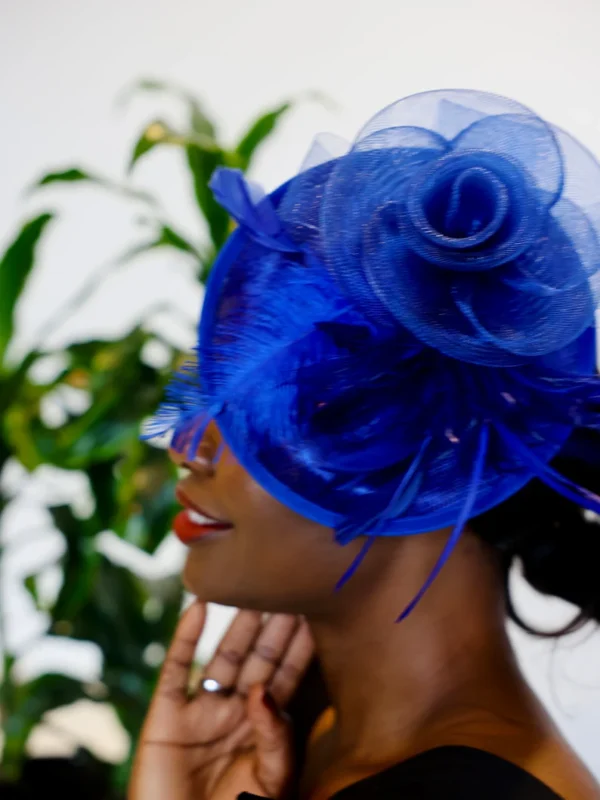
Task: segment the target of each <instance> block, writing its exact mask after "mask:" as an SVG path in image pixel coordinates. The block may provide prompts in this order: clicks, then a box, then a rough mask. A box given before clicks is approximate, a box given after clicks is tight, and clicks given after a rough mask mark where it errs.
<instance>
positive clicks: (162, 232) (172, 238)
mask: <svg viewBox="0 0 600 800" xmlns="http://www.w3.org/2000/svg"><path fill="white" fill-rule="evenodd" d="M159 247H174V248H175V249H176V250H181V251H182V252H183V253H189V254H190V255H192V256H194V258H197V259H198V260H199V261H200V262H203V260H204V259H203V256H202V254H201V253H200V251H199V250H198V248H197V247H196V246H195V245H194V244H192V243H191V242H190V241H189V240H188V239H186V238H185V237H184V236H182V235H181V234H180V233H178V232H177V231H176V230H175V229H174V228H173V227H171V225H167V224H166V223H164V222H162V223H160V224H159V228H158V232H157V235H156V237H155V238H154V239H151V240H150V241H148V242H143V243H142V244H140V245H139V246H138V247H135V248H133V249H132V250H131V251H129V253H128V255H127V258H128V259H130V258H133V257H135V256H138V255H141V254H142V253H147V252H148V251H150V250H156V249H157V248H159Z"/></svg>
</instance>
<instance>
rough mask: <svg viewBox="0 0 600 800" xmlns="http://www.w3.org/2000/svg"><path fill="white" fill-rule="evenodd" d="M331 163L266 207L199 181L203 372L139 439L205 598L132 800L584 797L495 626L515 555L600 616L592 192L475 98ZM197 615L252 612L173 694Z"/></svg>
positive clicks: (177, 392)
mask: <svg viewBox="0 0 600 800" xmlns="http://www.w3.org/2000/svg"><path fill="white" fill-rule="evenodd" d="M336 152H337V153H338V154H337V155H335V156H334V155H331V154H329V153H326V152H325V151H324V149H323V147H322V145H319V146H318V147H317V148H316V150H314V151H313V153H312V154H311V157H310V158H309V160H308V162H307V164H306V167H305V169H304V170H303V171H302V172H301V173H300V174H299V175H298V176H296V178H294V179H292V180H291V181H290V182H289V183H288V184H286V185H285V186H283V187H281V189H279V190H277V191H276V192H275V193H274V194H273V195H271V196H269V197H264V196H263V195H261V194H260V193H259V192H258V191H257V189H256V187H253V186H249V185H248V184H246V183H245V182H244V181H243V179H242V177H241V176H240V175H239V173H236V172H235V171H230V170H225V171H221V172H219V173H217V175H216V176H215V177H214V178H213V181H212V188H213V191H214V193H215V196H216V197H217V199H218V200H219V202H221V203H222V204H223V205H224V206H225V207H226V208H227V209H228V210H229V211H230V213H231V214H232V216H233V217H234V218H235V219H236V220H237V221H238V223H239V228H238V229H237V231H236V232H235V233H234V234H233V235H232V237H231V239H230V241H229V243H228V245H227V246H226V248H225V250H224V251H223V252H222V254H221V255H220V256H219V259H218V261H217V263H216V264H215V267H214V270H213V274H212V276H211V280H210V283H209V286H208V288H207V294H206V299H205V305H204V309H203V314H202V320H201V325H200V335H199V345H198V356H199V358H198V365H199V366H196V365H191V366H189V367H188V368H187V369H186V370H184V372H183V373H182V375H180V376H178V377H177V378H176V379H175V381H174V382H173V385H172V388H171V394H170V397H169V398H168V403H167V404H166V405H165V406H164V407H163V410H162V411H161V413H160V414H159V415H158V418H157V424H156V426H155V427H153V428H151V429H150V430H149V434H150V435H153V434H155V433H156V432H157V431H160V430H166V429H174V436H173V440H172V450H171V455H172V458H173V459H174V461H175V462H176V463H177V464H178V465H179V466H180V467H184V468H186V469H187V474H186V476H185V477H184V478H183V480H182V482H181V483H180V486H179V490H178V497H179V500H180V501H181V503H182V505H183V506H184V510H183V511H182V512H181V513H180V514H179V515H178V517H177V518H176V520H175V523H174V529H175V531H176V533H177V534H178V535H179V537H180V538H181V539H182V540H183V541H184V542H186V543H187V544H189V546H190V550H189V555H188V560H187V563H186V567H185V572H184V581H185V583H186V585H187V587H188V588H189V589H190V591H192V592H193V593H194V594H195V595H196V596H197V598H198V600H197V602H196V603H195V604H194V605H192V607H191V608H190V609H189V610H188V611H187V612H186V614H184V616H183V618H182V620H181V622H180V625H179V627H178V630H177V632H176V634H175V637H174V640H173V643H172V646H171V649H170V651H169V654H168V657H167V659H166V661H165V665H164V668H163V671H162V674H161V678H160V681H159V684H158V687H157V690H156V694H155V697H154V700H153V703H152V707H151V709H150V711H149V714H148V718H147V721H146V724H145V727H144V731H143V732H142V736H141V740H140V744H139V747H138V752H137V755H136V761H135V767H134V772H133V776H132V781H131V787H130V798H131V799H132V800H141V799H142V798H143V800H152V798H166V797H168V798H172V799H173V800H184V798H185V800H192V798H194V800H196V798H197V799H198V800H199V799H200V798H202V799H203V800H233V798H236V797H238V796H240V795H241V796H243V794H242V793H250V794H251V795H252V794H254V795H258V796H262V797H271V798H280V797H281V798H283V797H288V796H298V797H301V798H310V799H311V800H321V799H323V800H325V798H330V797H334V796H335V797H336V798H337V797H339V798H340V800H343V799H344V798H348V800H351V798H385V797H401V798H433V797H436V798H438V797H443V798H483V797H485V798H527V800H535V799H537V800H551V798H556V797H562V798H568V800H571V799H573V800H579V799H580V798H581V800H584V798H585V800H588V799H589V798H598V797H600V787H598V785H597V784H596V783H595V781H594V780H593V778H592V776H591V775H590V774H589V773H588V772H587V770H586V769H585V767H584V766H583V765H582V764H581V763H580V762H579V760H578V759H577V757H576V756H575V755H574V754H573V753H572V752H571V751H570V749H569V747H568V746H567V745H566V743H565V742H564V740H563V739H562V738H561V736H560V734H559V732H558V731H557V730H556V728H555V726H554V725H553V723H552V722H551V720H550V719H549V717H548V715H547V714H546V712H545V711H544V709H543V708H542V707H541V705H540V704H539V702H538V701H537V699H536V698H535V696H534V695H533V693H532V692H531V690H530V689H529V688H528V686H527V685H526V683H525V681H524V679H523V677H522V675H521V673H520V671H519V669H518V666H517V664H516V661H515V658H514V654H513V652H512V649H511V646H510V643H509V641H508V638H507V635H506V631H505V616H506V613H507V609H508V611H509V613H511V614H513V613H514V612H512V606H511V604H510V602H509V600H508V597H507V571H508V568H509V566H510V564H511V562H512V561H513V559H514V558H515V557H519V558H521V559H522V561H523V564H524V568H525V575H526V577H527V578H528V579H529V580H530V581H531V583H532V584H533V585H534V586H536V587H537V588H538V589H540V590H541V591H544V592H547V593H550V594H555V595H557V596H561V597H563V598H565V599H567V600H570V601H571V602H574V603H576V604H578V605H579V606H580V607H581V608H582V617H581V619H582V620H583V619H587V618H596V619H600V591H599V589H598V586H597V581H596V579H595V575H594V565H595V564H596V563H597V561H596V557H597V556H598V555H600V543H599V542H600V540H599V538H598V529H597V525H596V523H595V522H593V521H592V520H591V519H590V515H587V516H584V514H583V509H588V510H591V511H595V512H598V511H600V498H599V497H598V496H596V495H594V494H592V493H591V492H590V491H589V487H590V485H591V484H592V483H593V482H594V481H593V478H594V469H595V467H596V466H597V460H598V454H599V453H600V447H599V446H598V444H599V442H598V438H597V434H596V433H595V431H596V430H597V428H598V422H599V420H600V417H599V415H598V411H599V403H600V392H599V386H598V382H597V378H596V375H595V364H594V361H595V345H594V332H595V331H594V313H595V309H596V305H597V303H596V297H595V288H596V278H597V275H596V272H597V269H598V267H599V266H600V246H599V244H598V241H599V240H598V232H600V224H599V221H598V219H597V218H596V217H595V215H594V214H595V210H596V209H595V204H596V203H597V202H598V199H600V197H599V195H600V167H599V165H598V164H597V163H596V162H595V161H594V159H593V158H592V157H591V156H590V155H589V154H588V153H587V151H585V150H584V149H583V148H582V147H581V145H579V144H578V143H577V142H575V141H574V140H573V139H571V138H570V137H569V136H568V135H567V134H565V133H564V132H562V131H560V130H558V129H556V128H553V127H551V126H549V125H548V124H546V123H545V122H543V121H542V120H540V119H539V118H538V117H536V116H535V115H534V114H533V113H532V112H530V111H529V110H528V109H525V108H524V107H522V106H520V105H519V104H517V103H515V102H514V101H511V100H507V99H505V98H499V97H496V96H493V95H487V94H483V93H475V92H464V91H447V92H431V93H426V94H424V95H416V96H413V97H410V98H407V99H405V100H403V101H399V102H398V103H396V104H394V105H392V106H390V107H389V108H387V109H384V111H382V112H380V114H378V115H377V116H376V117H375V118H374V119H373V120H371V121H370V122H369V123H368V124H367V125H366V126H365V128H364V129H363V130H362V131H361V133H360V134H359V136H358V137H357V139H356V141H355V142H354V143H353V145H352V146H351V147H350V148H349V149H346V150H341V149H340V148H339V145H338V144H337V143H336ZM599 207H600V206H599ZM197 373H198V374H197ZM197 378H199V380H197ZM200 382H201V387H200ZM585 486H587V487H588V488H587V489H586V488H584V487H585ZM417 534H419V535H417ZM340 545H344V546H340ZM208 601H213V602H218V603H223V604H225V605H233V606H237V607H240V608H242V609H244V610H243V611H241V612H239V614H238V616H237V617H236V619H235V620H234V622H233V624H232V626H231V628H230V630H229V631H228V632H227V633H226V635H225V637H224V639H223V641H222V642H221V644H220V647H219V648H218V650H217V653H216V655H215V656H214V658H213V659H212V661H211V662H210V664H208V665H207V667H206V669H205V671H204V677H203V681H202V684H201V687H200V690H199V691H198V692H193V693H190V692H189V688H188V686H189V672H190V666H191V662H192V657H193V653H194V650H195V646H196V643H197V640H198V637H199V636H200V634H201V631H202V626H203V622H204V613H205V612H204V608H205V606H204V604H205V603H206V602H208ZM263 612H270V614H271V616H269V617H268V618H267V619H266V620H265V619H264V618H263ZM399 612H401V613H399ZM395 618H397V622H398V624H394V619H395ZM315 651H316V660H315V661H314V662H313V663H316V664H317V665H318V667H319V669H320V671H321V672H322V675H323V678H324V683H325V687H326V694H327V699H326V705H329V708H328V710H326V711H325V712H324V713H323V714H321V715H320V716H319V719H318V721H317V723H316V725H315V726H314V728H313V730H312V732H311V735H310V737H309V740H308V742H307V743H305V742H303V741H298V740H296V741H295V742H294V743H292V738H291V733H290V727H289V721H288V719H287V718H286V717H284V716H283V715H282V713H281V709H283V708H285V707H286V705H287V704H288V702H289V701H290V700H291V699H292V698H293V696H294V695H296V700H297V697H298V696H297V689H298V687H299V685H300V683H301V679H302V675H303V674H304V672H305V671H306V669H307V668H308V665H309V663H310V662H311V660H312V659H313V653H314V652H315ZM301 688H302V687H301ZM307 688H308V689H310V686H308V687H307V685H306V682H305V683H304V685H303V689H304V691H305V695H304V697H305V698H307V699H306V700H305V701H304V702H305V703H306V702H309V701H310V699H311V698H312V699H313V700H316V695H315V694H314V691H316V690H314V691H313V694H311V693H310V691H309V692H308V694H306V690H307ZM313 705H315V706H318V703H317V702H315V703H314V704H313ZM302 710H304V711H305V712H307V708H306V705H304V706H303V707H301V708H300V711H302ZM308 710H311V709H308ZM296 711H298V708H296ZM305 716H306V714H305Z"/></svg>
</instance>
